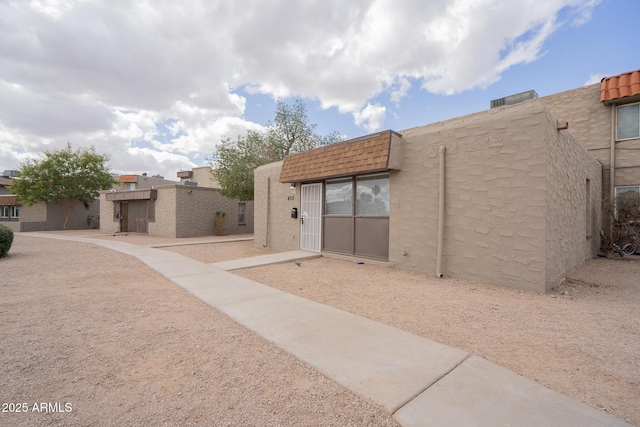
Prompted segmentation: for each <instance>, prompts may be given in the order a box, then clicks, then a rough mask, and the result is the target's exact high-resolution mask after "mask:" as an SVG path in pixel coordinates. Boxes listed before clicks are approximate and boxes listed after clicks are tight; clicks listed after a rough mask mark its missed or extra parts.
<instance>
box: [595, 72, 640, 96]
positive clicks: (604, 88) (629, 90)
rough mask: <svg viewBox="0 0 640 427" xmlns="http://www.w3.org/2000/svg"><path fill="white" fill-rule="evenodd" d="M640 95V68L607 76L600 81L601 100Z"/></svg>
mask: <svg viewBox="0 0 640 427" xmlns="http://www.w3.org/2000/svg"><path fill="white" fill-rule="evenodd" d="M637 95H640V70H636V71H630V72H628V73H622V74H619V75H617V76H613V77H605V78H604V79H602V82H601V83H600V102H605V103H610V102H612V101H615V100H617V99H620V98H626V97H630V96H637Z"/></svg>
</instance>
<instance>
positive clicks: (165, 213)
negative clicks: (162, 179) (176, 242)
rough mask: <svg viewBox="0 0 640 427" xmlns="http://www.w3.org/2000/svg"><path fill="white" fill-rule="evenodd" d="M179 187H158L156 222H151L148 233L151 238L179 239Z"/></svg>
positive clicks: (173, 185) (155, 206)
mask: <svg viewBox="0 0 640 427" xmlns="http://www.w3.org/2000/svg"><path fill="white" fill-rule="evenodd" d="M177 187H178V186H177V185H175V184H172V185H166V186H160V187H156V190H157V192H156V195H157V198H156V200H155V202H154V203H155V205H154V208H155V216H154V218H155V221H149V224H148V228H147V231H148V233H149V235H151V236H160V237H171V238H174V237H177V234H176V218H177V217H176V212H177V207H176V206H177V205H176V200H177V191H178V190H177Z"/></svg>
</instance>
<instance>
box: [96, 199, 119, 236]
mask: <svg viewBox="0 0 640 427" xmlns="http://www.w3.org/2000/svg"><path fill="white" fill-rule="evenodd" d="M106 194H107V192H106V191H105V192H101V193H100V232H102V233H105V234H113V233H117V232H118V231H120V223H119V221H118V220H116V219H114V218H113V215H114V206H113V202H107V196H106Z"/></svg>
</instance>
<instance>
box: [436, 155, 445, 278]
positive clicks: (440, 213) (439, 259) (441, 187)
mask: <svg viewBox="0 0 640 427" xmlns="http://www.w3.org/2000/svg"><path fill="white" fill-rule="evenodd" d="M445 151H446V147H445V146H444V145H443V146H442V147H440V153H439V155H438V157H439V161H440V173H439V181H438V185H439V189H438V253H437V261H436V276H438V277H439V278H441V279H442V278H443V277H444V274H442V245H443V241H444V155H445Z"/></svg>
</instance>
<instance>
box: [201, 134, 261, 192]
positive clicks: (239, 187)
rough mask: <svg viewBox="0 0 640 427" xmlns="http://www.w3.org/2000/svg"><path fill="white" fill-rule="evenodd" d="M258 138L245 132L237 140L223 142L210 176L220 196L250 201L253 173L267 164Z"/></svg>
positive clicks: (257, 135)
mask: <svg viewBox="0 0 640 427" xmlns="http://www.w3.org/2000/svg"><path fill="white" fill-rule="evenodd" d="M264 150H265V146H264V140H263V138H262V135H260V134H259V133H258V132H255V131H248V132H247V135H246V136H238V139H237V141H232V140H231V139H230V138H227V139H226V140H223V141H222V142H221V143H220V145H219V146H218V149H217V152H216V154H215V156H214V163H215V165H214V169H213V175H214V177H215V178H216V180H217V181H218V183H219V184H220V194H222V195H223V196H225V197H230V198H232V199H240V200H253V170H254V169H255V168H257V167H258V166H262V165H264V164H267V163H269V162H270V160H269V157H268V155H267V154H266V153H265V151H264Z"/></svg>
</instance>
